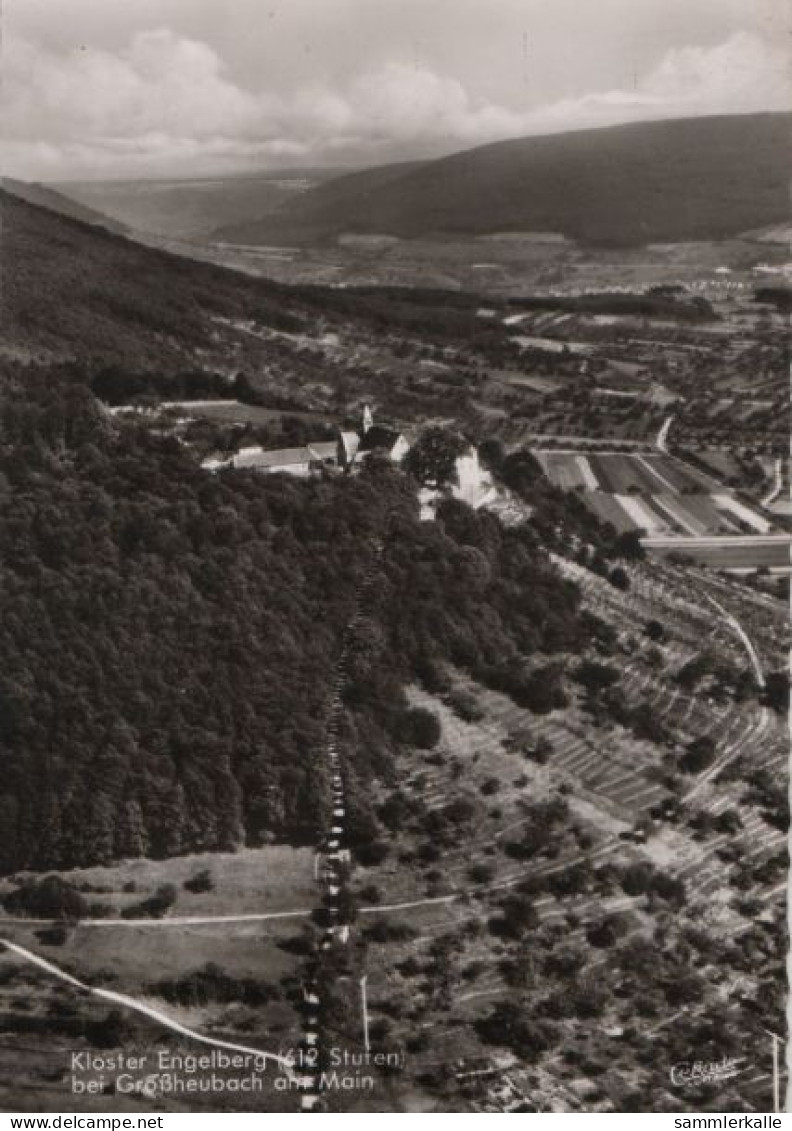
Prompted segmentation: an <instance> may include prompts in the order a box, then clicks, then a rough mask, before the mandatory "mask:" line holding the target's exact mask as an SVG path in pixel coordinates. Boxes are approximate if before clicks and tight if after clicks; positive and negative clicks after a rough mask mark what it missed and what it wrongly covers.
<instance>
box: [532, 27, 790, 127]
mask: <svg viewBox="0 0 792 1131" xmlns="http://www.w3.org/2000/svg"><path fill="white" fill-rule="evenodd" d="M789 109H792V60H790V56H789V52H788V51H787V50H786V49H785V48H782V47H778V46H773V45H771V44H770V43H768V42H767V41H766V40H765V39H763V38H761V37H760V36H759V35H755V34H753V33H750V32H737V33H735V34H734V35H733V36H731V38H730V39H728V40H726V41H725V42H724V43H720V44H718V45H716V46H714V47H680V48H674V49H672V50H670V51H668V52H667V54H666V55H665V56H664V58H663V59H662V60H661V61H660V63H659V64H658V65H657V66H656V67H655V68H654V69H653V70H652V71H650V72H649V74H647V75H646V76H644V78H643V79H642V80H641V81H640V82H638V83H637V84H636V86H635V88H634V89H633V90H627V91H624V90H612V91H606V92H604V93H597V94H590V95H586V96H584V97H583V98H576V99H565V100H563V101H560V102H557V103H555V104H554V105H552V106H548V107H545V108H543V109H540V110H538V111H536V112H535V114H534V115H532V118H533V122H532V125H533V127H534V128H535V129H537V130H541V131H547V130H556V129H559V130H560V129H577V128H585V127H587V126H602V125H611V124H613V123H615V122H625V121H640V120H643V119H648V118H680V117H688V116H689V117H694V116H700V115H703V114H745V113H750V112H752V111H761V110H789Z"/></svg>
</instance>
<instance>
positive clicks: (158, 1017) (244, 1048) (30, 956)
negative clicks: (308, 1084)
mask: <svg viewBox="0 0 792 1131" xmlns="http://www.w3.org/2000/svg"><path fill="white" fill-rule="evenodd" d="M0 945H2V946H4V947H5V949H6V950H7V951H9V952H10V953H12V954H15V955H16V956H17V958H20V959H22V961H24V962H27V963H28V964H29V965H31V966H36V967H37V968H38V969H39V970H44V971H45V973H47V974H49V975H50V976H51V977H53V978H56V979H58V980H59V981H61V982H65V983H66V984H67V985H69V986H71V987H72V988H73V989H75V990H78V991H79V992H80V993H83V994H90V995H92V996H93V997H98V998H102V999H103V1000H104V1001H109V1002H111V1003H112V1004H114V1005H120V1006H122V1007H123V1008H124V1009H131V1010H133V1011H134V1012H135V1013H140V1014H142V1015H143V1016H144V1017H148V1018H149V1019H150V1020H151V1021H155V1022H156V1023H157V1024H158V1025H162V1026H163V1027H164V1028H166V1029H169V1030H170V1031H171V1032H172V1033H178V1034H179V1036H181V1037H187V1038H188V1039H189V1040H191V1041H198V1042H199V1043H200V1044H204V1045H211V1046H212V1047H214V1048H220V1049H228V1050H229V1051H231V1052H241V1053H245V1054H247V1055H248V1056H256V1057H260V1058H264V1059H265V1060H268V1061H272V1063H273V1064H277V1065H278V1067H280V1068H282V1069H283V1070H284V1072H285V1073H286V1075H287V1076H288V1077H289V1078H290V1079H292V1080H294V1079H295V1078H296V1077H295V1073H294V1069H293V1066H292V1064H291V1063H290V1061H289V1060H288V1058H287V1057H283V1056H279V1055H278V1054H277V1053H272V1052H266V1051H265V1050H264V1049H258V1048H252V1047H250V1046H249V1045H238V1044H234V1043H233V1042H231V1041H221V1040H217V1039H216V1038H215V1037H207V1036H206V1035H205V1034H204V1033H198V1032H196V1030H195V1029H189V1028H188V1027H187V1026H186V1025H182V1024H181V1022H179V1021H174V1019H173V1018H172V1017H169V1016H168V1015H167V1014H166V1013H163V1012H162V1011H161V1010H159V1009H155V1008H154V1007H153V1006H150V1005H146V1004H145V1003H144V1002H142V1001H138V1000H137V999H136V998H133V997H129V996H128V995H127V994H119V993H116V992H115V990H103V989H100V988H99V987H97V986H89V985H87V984H86V983H85V982H81V981H80V980H79V979H78V978H75V977H74V976H73V975H72V974H68V973H67V972H66V971H65V970H61V968H60V967H59V966H56V965H55V963H54V962H49V961H47V959H46V958H41V957H39V955H37V954H34V953H33V952H32V951H30V950H27V949H26V948H25V947H23V946H19V945H18V944H17V943H13V942H10V941H9V940H8V939H2V938H0Z"/></svg>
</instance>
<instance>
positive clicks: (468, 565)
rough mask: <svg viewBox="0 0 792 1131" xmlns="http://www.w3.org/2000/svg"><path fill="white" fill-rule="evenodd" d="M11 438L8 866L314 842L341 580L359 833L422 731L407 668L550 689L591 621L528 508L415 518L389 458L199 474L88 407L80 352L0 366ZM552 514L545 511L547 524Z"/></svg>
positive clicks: (1, 865)
mask: <svg viewBox="0 0 792 1131" xmlns="http://www.w3.org/2000/svg"><path fill="white" fill-rule="evenodd" d="M3 378H4V384H5V388H6V398H5V404H4V408H3V416H2V446H0V499H2V503H1V504H0V592H1V593H2V615H1V616H0V774H2V781H3V791H2V796H0V869H2V871H3V872H10V871H14V870H18V869H20V868H53V867H69V866H72V865H85V864H89V863H98V862H105V861H109V860H111V859H113V858H117V857H123V856H136V855H146V854H151V855H155V856H166V855H172V854H178V853H181V852H187V851H198V850H208V849H226V850H227V849H231V848H234V847H235V846H238V845H241V844H243V843H245V842H247V843H251V844H255V843H261V842H262V840H265V839H267V838H270V837H276V838H279V839H285V840H290V841H294V842H312V840H313V838H314V837H315V836H316V834H317V831H318V829H319V828H320V827H321V824H322V820H323V817H324V815H325V811H326V808H325V807H326V804H327V797H328V793H327V789H326V781H325V776H324V775H325V770H324V769H323V765H324V762H323V759H322V757H321V736H322V720H323V713H324V710H325V704H326V700H327V696H328V694H329V681H330V679H331V672H332V663H333V661H334V659H335V658H336V656H337V653H338V651H339V648H340V642H341V635H342V631H343V627H344V625H345V623H346V621H347V619H348V617H349V613H350V609H351V607H352V604H353V590H354V586H355V584H356V581H357V580H358V579H359V577H360V575H361V573H362V571H363V570H364V569H365V568H366V567H367V566H368V565H369V564H370V562H371V560H372V553H373V550H374V546H375V544H376V543H377V541H378V540H379V541H381V542H382V544H383V553H382V558H381V566H380V569H381V573H382V576H381V578H380V579H379V581H378V585H377V586H376V589H377V592H378V594H379V596H378V601H377V603H376V606H375V607H373V608H372V609H371V610H369V612H368V615H367V619H366V621H365V623H364V624H363V625H362V626H361V628H360V630H359V632H358V634H357V636H356V639H355V644H354V647H353V651H352V666H353V680H352V682H351V685H350V688H349V691H348V695H347V703H346V707H347V714H346V728H345V733H344V735H343V736H342V739H343V743H344V747H345V751H346V754H347V762H346V765H347V773H348V775H349V779H350V780H349V789H348V796H349V797H350V799H351V810H352V812H351V815H350V830H351V832H350V836H351V839H352V841H353V843H356V842H357V843H358V844H359V845H360V846H362V848H361V850H365V846H367V845H370V844H371V843H373V842H375V841H376V837H377V822H376V819H375V817H374V814H373V811H372V810H371V807H370V806H371V802H370V800H369V797H370V790H369V789H368V787H367V783H369V782H370V780H371V778H372V776H374V775H377V776H382V777H386V778H387V777H388V776H389V775H390V774H391V773H392V772H393V770H394V767H395V760H396V759H398V756H399V750H400V748H401V746H402V745H403V744H404V743H405V742H406V743H412V744H414V743H419V744H420V743H428V744H431V742H432V733H433V731H432V724H431V719H429V720H427V719H425V718H422V717H421V714H420V712H419V713H418V714H417V715H416V713H415V712H411V711H410V710H409V709H408V707H407V703H406V699H405V697H404V694H403V690H402V688H403V685H404V683H406V682H407V681H408V680H415V679H416V678H420V679H422V680H423V681H424V682H425V683H426V684H427V685H434V684H436V683H437V680H438V678H439V676H440V675H441V672H442V667H443V665H444V664H445V663H447V662H452V663H454V664H456V665H458V666H459V667H461V668H465V669H467V670H470V671H472V672H475V673H476V675H477V677H478V678H480V679H482V680H484V681H486V682H488V683H490V684H491V685H492V686H498V687H501V688H503V689H506V690H508V691H509V692H510V693H511V694H513V695H515V697H517V698H519V699H520V701H522V702H524V703H525V704H527V705H532V706H533V707H534V708H535V709H536V710H539V711H543V710H547V709H549V707H550V706H552V705H554V704H556V703H558V702H561V701H563V682H562V679H561V676H560V673H559V672H558V671H556V670H555V668H554V667H553V665H552V663H551V662H550V661H551V660H552V657H553V654H555V653H560V652H563V651H566V650H572V651H579V650H580V649H581V648H582V647H584V646H585V643H586V641H587V640H588V639H590V633H591V624H590V622H588V621H586V619H585V618H583V617H581V616H579V614H578V594H577V591H576V589H575V587H574V586H573V585H571V584H570V583H569V582H565V581H563V580H562V579H561V578H560V576H559V575H558V574H557V573H556V572H555V571H554V569H553V568H552V567H551V565H550V563H549V559H548V558H547V555H546V552H545V550H544V549H543V548H542V547H541V545H540V544H539V540H538V538H537V535H536V533H535V532H534V531H531V530H530V529H528V528H527V527H525V528H515V529H511V530H506V529H504V528H502V527H501V526H500V525H499V524H498V522H497V520H496V519H494V518H492V517H486V516H478V515H476V514H475V513H474V512H471V511H468V510H467V508H465V507H463V506H461V505H459V504H449V505H447V506H446V507H445V508H444V509H443V510H442V511H441V518H440V521H439V522H438V523H430V524H426V523H424V524H421V523H419V521H418V515H417V502H416V499H415V494H414V489H413V488H410V487H409V485H408V483H407V481H406V480H405V479H404V477H403V476H401V475H399V474H398V473H395V472H393V471H392V470H390V469H389V468H388V467H387V466H378V465H377V464H376V463H375V464H373V465H372V468H371V470H370V472H369V473H368V474H366V475H361V476H359V477H356V478H354V479H347V478H340V479H339V478H336V479H330V480H326V481H315V482H310V483H304V482H298V481H295V480H292V479H289V478H288V477H271V478H262V477H260V476H256V475H255V474H254V473H250V472H234V471H231V472H227V473H224V474H222V475H218V476H211V475H208V474H207V473H205V472H203V471H201V470H200V468H199V467H198V465H197V463H196V462H194V460H193V459H192V457H191V456H190V455H189V454H188V453H187V452H186V451H185V450H184V448H183V447H182V446H181V445H179V444H178V443H177V442H176V441H175V440H173V439H170V438H162V437H157V436H155V435H152V434H151V433H150V432H146V431H145V430H144V429H142V428H138V427H137V426H135V425H124V426H121V427H119V426H117V425H116V424H114V423H112V422H111V421H109V420H108V418H107V417H106V416H105V415H104V414H103V413H102V412H101V411H100V410H99V408H98V406H97V404H96V402H95V401H94V400H93V397H92V395H91V394H90V392H89V391H88V389H87V387H86V385H85V384H84V381H83V378H82V375H81V373H80V371H79V370H77V369H76V367H74V368H72V369H67V370H64V369H60V370H48V371H34V370H31V369H29V368H23V367H19V368H13V367H10V366H9V365H6V367H5V370H4V374H3ZM551 525H557V523H556V522H555V520H552V521H551V520H548V527H550V526H551Z"/></svg>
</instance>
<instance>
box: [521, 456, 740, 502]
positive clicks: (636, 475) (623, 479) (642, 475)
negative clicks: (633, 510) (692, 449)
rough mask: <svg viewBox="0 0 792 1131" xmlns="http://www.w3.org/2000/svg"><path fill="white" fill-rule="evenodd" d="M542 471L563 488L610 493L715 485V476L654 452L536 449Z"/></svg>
mask: <svg viewBox="0 0 792 1131" xmlns="http://www.w3.org/2000/svg"><path fill="white" fill-rule="evenodd" d="M536 456H537V459H538V460H539V462H540V464H541V465H542V468H543V469H544V472H545V475H547V477H548V479H550V480H552V482H553V483H555V484H556V486H558V487H563V488H564V489H566V490H570V489H573V488H575V487H585V488H586V489H587V490H589V491H605V492H606V493H608V494H612V495H626V494H628V493H630V492H635V493H640V494H647V495H653V494H656V493H657V492H658V491H660V492H665V493H668V494H679V493H681V492H688V491H689V492H692V491H697V492H702V493H705V494H708V493H709V492H710V491H712V490H714V489H717V488H718V486H719V484H718V483H717V482H716V480H714V479H711V478H710V477H709V476H707V475H705V474H703V473H702V472H700V471H697V470H696V468H694V467H690V466H689V465H688V464H686V463H683V462H682V461H681V460H678V459H676V458H675V457H674V456H668V455H663V454H661V453H656V452H628V453H624V452H605V453H599V452H586V453H580V452H574V451H537V453H536Z"/></svg>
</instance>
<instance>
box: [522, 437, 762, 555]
mask: <svg viewBox="0 0 792 1131" xmlns="http://www.w3.org/2000/svg"><path fill="white" fill-rule="evenodd" d="M536 456H537V459H538V460H539V462H540V464H541V466H542V468H543V470H544V473H545V475H546V476H547V477H548V479H550V480H551V482H552V483H554V484H555V485H556V486H558V487H561V488H563V489H564V490H567V491H573V490H574V491H580V492H582V497H583V499H584V501H585V503H586V505H587V506H588V507H589V509H590V510H592V511H593V512H594V513H595V514H596V515H597V517H598V518H600V519H602V520H603V521H605V522H609V523H611V525H612V526H614V527H615V529H616V530H617V531H618V532H619V533H624V532H626V531H628V530H637V531H641V532H643V534H644V535H645V536H647V537H650V538H658V537H665V536H682V537H684V538H691V539H695V538H710V537H713V536H723V535H728V536H734V535H767V534H769V533H770V532H771V531H772V528H773V524H772V522H771V521H770V520H769V519H768V518H766V517H765V516H763V515H762V514H761V513H759V512H758V510H754V508H753V507H751V506H748V505H746V504H745V503H743V502H741V501H740V500H739V499H737V498H736V496H735V495H734V493H733V492H731V491H728V490H727V489H726V488H724V487H723V486H722V484H719V483H718V482H717V481H716V480H715V479H713V478H711V477H710V476H708V475H707V474H706V473H704V472H701V471H698V470H697V469H696V468H694V467H691V466H690V465H689V464H686V463H685V462H684V461H682V460H680V459H677V458H676V457H675V456H671V455H666V454H664V453H662V452H657V451H647V452H627V453H624V452H595V451H589V452H578V451H573V450H563V451H562V450H554V451H549V450H545V451H537V453H536Z"/></svg>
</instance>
